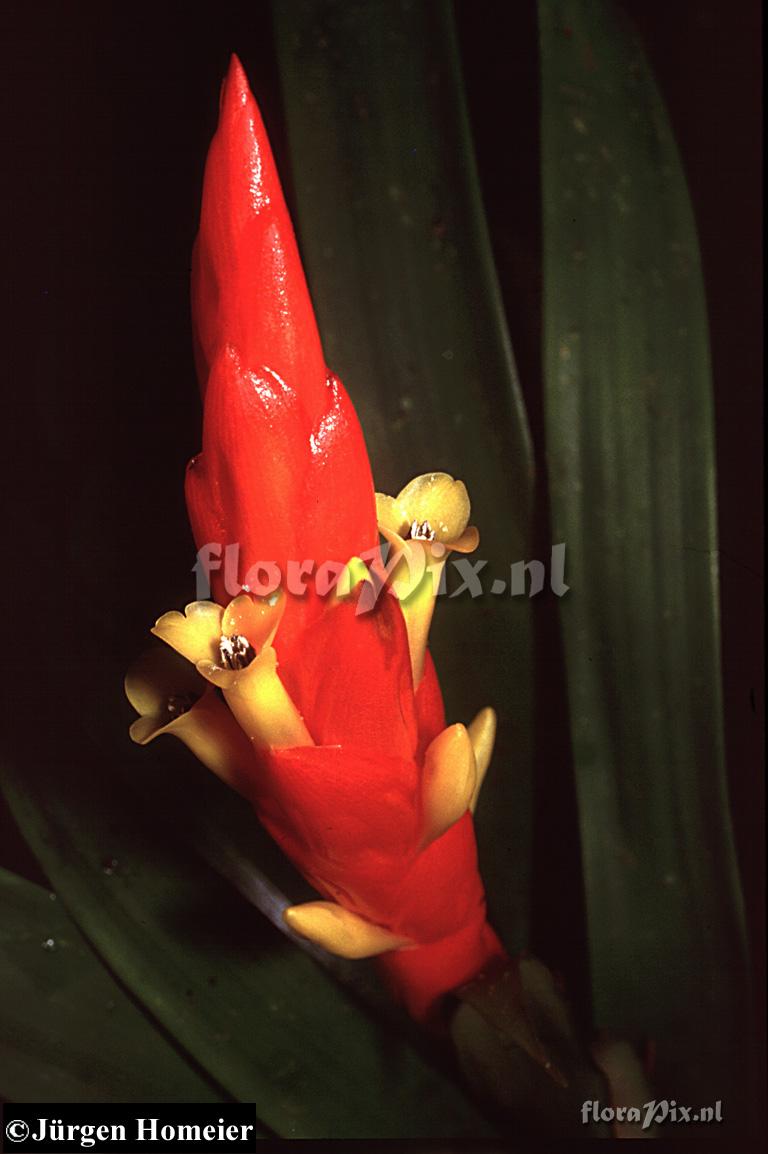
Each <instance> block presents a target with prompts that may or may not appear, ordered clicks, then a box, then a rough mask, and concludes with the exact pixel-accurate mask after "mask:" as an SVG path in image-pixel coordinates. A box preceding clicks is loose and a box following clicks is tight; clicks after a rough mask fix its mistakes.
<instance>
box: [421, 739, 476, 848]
mask: <svg viewBox="0 0 768 1154" xmlns="http://www.w3.org/2000/svg"><path fill="white" fill-rule="evenodd" d="M476 778H477V771H476V768H475V755H474V753H473V751H472V742H471V741H470V738H469V733H468V732H467V730H466V729H465V727H464V726H463V725H449V726H448V728H447V729H444V730H443V732H442V733H440V734H438V735H437V737H436V738H435V740H434V741H433V742H432V744H431V745H430V746H429V747H428V749H427V752H426V754H425V757H424V822H425V830H424V841H425V844H429V843H430V842H433V841H435V840H436V839H437V838H439V837H441V836H442V834H444V833H445V831H446V830H447V829H450V827H451V826H452V825H454V823H455V822H457V821H458V820H459V819H460V818H462V817H463V816H464V814H465V813H466V812H467V810H468V809H469V806H470V802H471V800H472V796H473V793H474V790H475V783H476Z"/></svg>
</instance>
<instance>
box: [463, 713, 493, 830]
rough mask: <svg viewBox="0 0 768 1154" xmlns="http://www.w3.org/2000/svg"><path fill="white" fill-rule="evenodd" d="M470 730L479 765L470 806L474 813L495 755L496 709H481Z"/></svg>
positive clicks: (476, 761) (476, 763)
mask: <svg viewBox="0 0 768 1154" xmlns="http://www.w3.org/2000/svg"><path fill="white" fill-rule="evenodd" d="M468 732H469V739H470V741H471V742H472V749H473V750H474V754H475V765H476V766H477V780H476V781H475V788H474V791H473V793H472V800H471V802H470V805H469V808H470V809H471V810H472V812H473V813H474V812H475V809H476V808H477V801H478V798H479V796H480V789H481V786H482V784H483V781H484V780H485V775H486V773H487V772H488V766H489V764H490V761H491V756H492V755H493V744H494V741H495V740H496V711H495V710H493V709H491V708H490V706H488V707H487V708H486V709H481V710H480V712H479V713H478V715H477V717H476V718H475V719H474V721H472V722H470V724H469V727H468Z"/></svg>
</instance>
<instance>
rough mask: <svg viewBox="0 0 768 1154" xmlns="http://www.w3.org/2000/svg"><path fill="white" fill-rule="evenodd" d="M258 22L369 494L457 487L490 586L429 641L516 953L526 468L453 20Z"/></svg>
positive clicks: (526, 847) (523, 425) (524, 703)
mask: <svg viewBox="0 0 768 1154" xmlns="http://www.w3.org/2000/svg"><path fill="white" fill-rule="evenodd" d="M273 14H274V16H273V18H274V23H275V29H276V38H277V50H278V60H279V65H280V77H281V83H282V88H283V98H284V105H285V115H286V123H287V129H288V140H289V147H290V155H291V162H292V170H293V178H294V187H295V196H296V207H297V212H296V214H295V216H296V223H297V226H298V232H299V235H300V239H301V245H302V255H303V258H304V261H305V266H306V268H307V273H308V277H309V281H310V287H311V290H312V296H313V300H314V303H315V308H316V311H317V315H318V319H319V324H320V331H321V333H322V337H323V344H324V347H325V352H326V357H327V360H328V363H329V365H331V367H332V368H333V369H334V371H336V372H338V373H339V375H340V376H341V377H342V379H343V380H344V382H345V384H346V386H347V388H348V390H349V392H350V395H351V397H352V400H353V402H354V404H355V406H356V408H357V410H358V413H359V415H360V419H361V422H362V425H363V429H364V431H365V435H366V440H367V442H368V448H369V452H370V455H371V460H372V462H373V467H374V476H375V479H376V485H377V488H378V489H380V490H381V491H383V492H389V493H397V492H398V490H399V489H400V488H402V486H403V485H404V484H405V483H406V482H407V481H409V480H410V479H411V477H413V476H415V475H417V474H420V473H425V472H429V471H431V470H433V469H436V470H444V471H446V472H448V473H451V474H452V475H454V476H457V477H461V478H462V479H463V480H464V481H465V482H466V484H467V486H468V489H469V492H470V496H471V498H472V506H473V517H472V519H473V521H475V522H476V523H477V525H478V526H479V528H480V533H481V545H480V550H479V552H478V554H477V556H478V557H479V558H482V559H483V560H486V561H487V562H488V564H487V567H486V568H485V569H484V570H483V572H482V575H481V576H482V579H483V582H484V588H485V589H486V591H487V590H489V589H490V586H491V584H492V582H493V580H494V579H496V580H500V581H505V582H506V585H507V593H506V594H505V595H491V594H490V593H489V592H486V594H485V595H484V596H482V597H478V598H477V599H474V598H472V597H471V596H470V595H469V593H467V592H464V593H463V594H462V595H461V596H458V597H457V599H456V600H451V599H450V598H447V597H446V598H441V599H440V601H441V602H442V603H439V604H438V607H437V612H436V617H435V624H434V626H433V629H432V635H431V639H432V649H433V653H434V656H435V659H436V662H437V667H438V672H439V674H440V679H441V683H442V685H443V687H444V690H445V695H446V704H447V708H448V714H449V719H450V720H452V721H458V720H461V721H468V720H470V719H471V717H472V716H473V714H474V713H475V712H476V711H477V710H479V709H480V708H482V707H483V706H484V705H493V706H494V707H495V708H496V709H497V711H498V713H499V716H500V730H499V737H498V744H497V750H496V754H495V756H494V760H493V763H492V766H491V770H490V772H489V775H488V778H487V781H486V783H485V785H484V787H483V796H482V798H481V802H480V806H479V809H478V814H477V819H478V834H479V845H480V856H481V866H482V871H483V876H484V878H485V880H486V884H487V888H488V893H489V901H490V907H491V914H492V917H493V920H494V922H495V923H496V925H497V927H498V928H499V929H500V930H501V931H502V933H503V934H504V937H505V940H506V942H507V945H508V946H509V947H510V948H515V947H518V946H521V945H523V944H525V943H526V941H527V936H528V893H529V874H530V845H531V759H532V739H531V730H532V706H531V697H530V691H529V685H530V680H531V678H530V671H531V664H532V656H531V621H530V611H529V606H528V604H527V601H526V599H525V598H522V599H521V598H519V597H518V598H516V599H511V598H510V596H509V578H510V573H509V565H510V563H511V562H514V561H520V560H523V559H525V560H529V559H530V551H529V524H530V515H531V505H532V493H533V466H532V458H531V447H530V440H529V434H528V427H527V422H526V417H525V413H524V411H523V406H522V401H521V396H520V390H519V387H518V382H517V376H516V371H515V366H514V362H513V358H512V352H511V348H510V343H509V336H508V333H507V329H506V324H505V320H504V313H503V308H502V304H501V300H500V296H499V290H498V284H497V280H496V273H495V268H494V265H493V260H492V256H491V250H490V244H489V239H488V235H487V228H486V223H485V216H484V213H483V206H482V202H481V197H480V191H479V185H478V179H477V173H476V169H475V160H474V154H473V148H472V141H471V138H470V131H469V125H468V119H467V111H466V107H465V102H464V91H463V84H462V78H461V71H460V66H459V61H458V53H457V47H456V41H455V32H454V27H453V17H452V10H451V6H450V4H447V3H444V2H437V3H434V2H427V3H418V4H413V3H407V2H405V0H392V2H390V3H386V4H384V3H381V0H362V2H360V3H355V4H341V3H335V2H333V0H294V2H293V3H291V4H281V3H277V4H274V5H273ZM461 584H462V579H461V578H459V577H453V578H451V579H450V584H449V588H451V589H452V590H457V589H458V588H459V587H460V586H461ZM468 671H471V672H470V673H469V676H468Z"/></svg>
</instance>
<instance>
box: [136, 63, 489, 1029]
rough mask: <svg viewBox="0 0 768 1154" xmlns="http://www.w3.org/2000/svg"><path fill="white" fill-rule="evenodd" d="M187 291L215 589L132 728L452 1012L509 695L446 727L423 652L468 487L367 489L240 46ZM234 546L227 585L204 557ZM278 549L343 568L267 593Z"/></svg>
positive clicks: (193, 615)
mask: <svg viewBox="0 0 768 1154" xmlns="http://www.w3.org/2000/svg"><path fill="white" fill-rule="evenodd" d="M192 298H193V319H194V329H195V339H196V359H197V367H198V374H199V380H200V386H201V390H202V394H203V398H204V420H203V449H202V452H201V453H200V454H199V455H198V456H197V457H195V458H194V459H193V460H192V462H191V463H190V465H189V469H188V473H187V482H186V496H187V507H188V510H189V516H190V521H191V524H192V529H193V533H194V537H195V541H196V544H197V547H198V551H199V556H200V557H201V558H207V559H208V560H207V575H208V577H209V579H210V582H211V586H212V590H213V595H214V598H215V600H204V601H195V602H193V603H192V604H190V605H188V606H187V607H186V610H185V611H184V613H180V612H176V611H172V612H169V613H166V614H165V615H164V616H162V617H161V618H160V619H159V620H158V621H157V623H156V625H155V627H154V629H153V630H152V632H153V633H154V634H155V635H156V636H157V637H159V638H161V639H162V641H164V642H165V643H166V644H167V646H169V647H170V648H169V650H163V649H156V650H153V651H151V652H150V653H149V654H148V655H146V656H145V657H144V658H143V659H142V660H141V661H140V662H139V663H138V664H137V665H136V666H135V667H134V668H133V669H132V670H131V672H130V673H129V675H128V677H127V679H126V691H127V694H128V697H129V699H130V700H131V702H132V704H133V705H134V706H135V708H136V709H137V710H138V712H139V713H140V714H141V716H140V717H139V718H138V720H137V721H135V722H134V724H133V726H132V729H131V735H132V737H133V738H134V740H136V741H137V742H139V743H142V744H143V743H146V742H148V741H151V740H153V738H155V737H156V736H158V735H159V734H161V733H170V734H173V735H174V736H176V737H178V738H180V739H181V740H182V741H183V742H185V744H186V745H188V746H189V748H190V749H191V750H192V751H193V752H194V753H195V754H196V755H197V756H198V757H199V758H200V760H201V761H202V762H204V764H206V765H207V766H208V767H209V768H210V769H212V770H213V771H214V772H215V773H216V774H218V775H219V777H220V778H222V780H223V781H225V782H226V783H227V784H228V785H230V786H232V787H233V788H235V789H237V790H238V791H239V792H240V793H242V794H243V795H244V796H245V797H246V798H247V799H248V800H249V801H250V802H251V803H252V804H253V806H254V808H255V810H256V813H257V814H258V817H259V819H260V820H261V822H262V823H263V824H264V825H265V827H266V828H267V829H268V831H269V832H270V834H271V835H272V836H273V837H274V838H275V840H276V841H277V842H278V843H279V845H280V846H281V847H282V849H283V850H284V851H285V853H286V854H287V856H288V857H289V858H290V859H291V860H292V861H293V862H294V863H295V864H296V866H297V867H298V868H299V870H300V871H301V872H302V874H303V875H304V876H305V877H306V879H307V880H308V881H309V882H310V883H311V885H312V886H313V887H315V888H316V889H317V891H318V893H319V894H320V895H321V896H322V900H318V901H312V902H308V903H306V904H303V905H297V906H293V907H290V908H288V909H287V910H286V911H285V915H284V916H285V920H286V922H287V924H288V926H289V927H290V928H291V929H292V930H293V931H295V932H296V933H297V934H299V935H301V936H303V937H305V938H308V939H311V940H312V941H313V942H315V943H317V944H319V945H320V946H322V947H324V948H325V949H327V950H329V951H331V952H333V953H336V954H339V955H342V956H344V957H347V958H363V957H372V956H377V957H378V959H379V965H380V968H381V971H382V973H383V975H384V977H385V979H386V980H387V982H388V984H389V986H390V988H391V989H392V991H393V992H394V994H395V995H396V996H397V997H398V998H399V999H400V1000H402V1001H403V1002H404V1003H405V1005H406V1006H407V1008H408V1010H409V1011H410V1013H411V1014H412V1015H413V1016H414V1017H415V1018H417V1019H419V1020H421V1021H425V1022H428V1023H431V1024H435V1025H438V1024H439V1023H440V1021H441V1009H442V1007H443V1005H444V998H445V995H446V994H448V993H449V992H450V991H452V990H455V989H456V988H457V987H459V986H462V985H464V984H465V983H467V982H469V981H470V980H471V979H473V978H476V977H477V975H478V974H479V973H481V972H482V971H484V970H486V969H489V968H490V969H491V970H493V969H495V968H498V967H499V966H502V965H503V963H504V959H505V957H506V955H505V952H504V949H503V947H502V945H501V943H500V941H499V939H498V937H497V936H496V934H495V933H494V931H493V929H492V928H491V927H490V925H489V924H488V922H487V920H486V908H485V897H484V892H483V886H482V882H481V879H480V875H479V873H478V866H477V852H476V843H475V831H474V824H473V817H472V814H473V810H474V807H475V803H476V801H477V796H478V791H479V789H480V785H481V783H482V780H483V776H484V774H485V772H486V770H487V768H488V764H489V761H490V758H491V752H492V747H493V741H494V733H495V715H494V713H493V711H492V710H491V709H485V710H483V711H481V713H480V714H479V715H478V716H477V717H476V718H475V720H474V721H473V722H472V723H471V724H470V725H469V726H468V727H465V726H464V725H461V724H453V725H450V726H446V719H445V713H444V708H443V702H442V696H441V691H440V686H439V683H438V678H437V674H436V671H435V667H434V664H433V662H432V660H431V657H430V654H429V650H428V648H427V638H428V631H429V625H430V621H431V617H432V610H433V607H434V601H435V596H436V591H437V589H438V586H439V579H440V573H441V570H442V566H443V565H444V563H445V559H446V556H447V554H448V553H449V552H450V550H459V551H466V552H469V551H471V550H473V549H474V548H476V546H477V544H478V540H479V537H478V533H477V530H476V529H474V528H473V527H472V526H470V525H469V518H470V503H469V497H468V495H467V491H466V489H465V487H464V485H463V484H462V483H461V482H460V481H457V480H454V479H453V478H452V477H450V476H448V475H447V474H445V473H428V474H425V475H424V476H421V477H417V478H416V479H415V480H413V481H411V482H410V484H408V485H406V486H405V488H404V489H403V490H402V491H401V492H400V493H399V494H398V495H397V497H389V496H383V495H381V494H375V493H374V485H373V481H372V477H371V470H370V465H369V462H368V457H367V453H366V449H365V443H364V440H363V436H362V432H361V430H360V426H359V424H358V421H357V417H356V415H355V412H354V409H353V408H352V405H351V403H350V401H349V398H348V397H347V394H346V392H345V390H344V387H343V385H342V384H341V382H340V381H339V380H338V378H337V377H335V376H334V375H333V374H332V373H330V372H329V371H328V369H327V368H326V365H325V361H324V358H323V352H322V348H321V344H320V338H319V335H318V330H317V326H316V323H315V318H314V313H313V309H312V304H311V302H310V298H309V294H308V291H307V286H306V282H305V278H304V272H303V269H302V266H301V262H300V259H299V255H298V250H297V246H296V241H295V238H294V234H293V230H292V227H291V222H290V219H289V216H288V213H287V210H286V207H285V203H284V200H283V195H282V191H281V188H280V184H279V180H278V176H277V171H276V168H275V164H274V160H273V158H272V154H271V151H270V147H269V143H268V141H267V137H266V134H265V131H264V127H263V124H262V121H261V118H260V115H259V111H258V108H257V106H256V103H255V101H254V99H253V96H252V95H251V93H250V91H249V88H248V84H247V81H246V77H245V75H244V73H243V70H242V67H241V66H240V63H239V61H238V60H237V59H236V58H233V60H232V63H231V66H230V70H229V74H228V76H227V79H226V81H225V84H224V88H223V91H222V97H221V109H220V119H219V125H218V130H217V132H216V135H215V137H214V139H213V142H212V144H211V148H210V152H209V156H208V162H207V166H206V173H205V183H204V191H203V204H202V215H201V224H200V233H199V236H198V239H197V243H196V246H195V252H194V261H193V283H192ZM380 534H381V536H383V537H384V539H385V541H386V543H387V547H388V548H389V550H390V551H391V559H390V560H389V563H388V564H387V565H386V566H385V564H384V554H383V553H381V552H380V551H379V544H378V542H379V535H380ZM212 546H215V547H216V549H215V550H214V549H213V548H212ZM233 548H234V549H236V555H237V585H236V587H235V588H234V589H233V588H232V582H231V573H229V572H228V567H227V566H222V565H220V564H219V562H217V561H211V560H210V558H211V556H212V555H213V554H214V553H217V554H220V553H221V551H223V552H224V554H225V555H227V556H230V555H231V551H232V550H233ZM362 557H365V558H366V559H367V560H368V561H369V562H370V565H369V566H366V565H365V564H364V562H363V561H362V560H361V558H362ZM267 563H268V564H269V565H270V566H274V567H276V571H279V572H280V573H281V574H283V575H285V574H286V573H287V572H288V570H289V567H291V566H294V567H295V566H297V565H298V572H299V573H303V574H308V573H309V572H310V571H312V570H313V568H315V567H322V568H324V569H327V567H328V565H329V564H330V565H331V566H332V567H333V566H335V571H336V572H337V574H338V580H337V581H336V583H335V585H334V587H333V588H332V589H331V590H330V591H329V592H328V593H327V595H325V596H323V595H322V591H321V590H319V589H318V587H317V585H316V584H314V583H313V582H312V581H306V582H304V584H305V589H304V592H303V593H299V592H291V591H290V590H289V589H286V588H284V587H283V588H280V589H278V590H277V591H276V592H275V593H274V594H272V595H269V596H258V595H256V594H255V593H254V591H253V588H252V586H253V585H254V583H255V582H254V578H253V576H252V575H253V574H254V573H258V572H259V571H260V566H262V565H264V564H267ZM414 573H415V574H417V577H416V579H409V575H412V574H414ZM172 651H174V652H172Z"/></svg>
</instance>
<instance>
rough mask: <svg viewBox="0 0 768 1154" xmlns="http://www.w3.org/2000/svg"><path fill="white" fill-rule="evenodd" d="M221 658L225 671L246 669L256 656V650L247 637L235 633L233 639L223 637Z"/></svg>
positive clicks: (220, 646)
mask: <svg viewBox="0 0 768 1154" xmlns="http://www.w3.org/2000/svg"><path fill="white" fill-rule="evenodd" d="M219 656H220V657H221V664H222V665H223V666H224V668H225V669H245V667H246V666H247V665H250V664H251V662H252V661H253V659H254V657H255V656H256V650H255V649H254V648H253V646H252V645H251V643H250V641H249V640H248V638H247V637H243V636H242V634H240V633H235V634H234V635H233V636H232V637H222V639H221V641H220V642H219Z"/></svg>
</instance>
